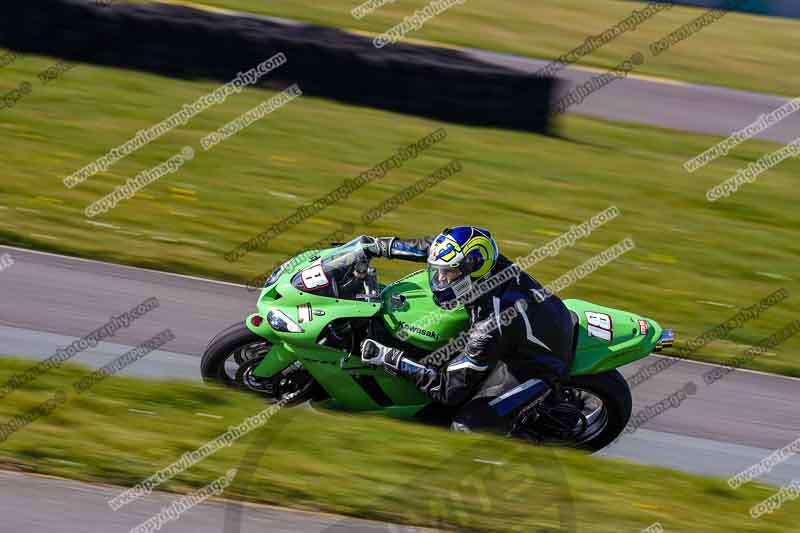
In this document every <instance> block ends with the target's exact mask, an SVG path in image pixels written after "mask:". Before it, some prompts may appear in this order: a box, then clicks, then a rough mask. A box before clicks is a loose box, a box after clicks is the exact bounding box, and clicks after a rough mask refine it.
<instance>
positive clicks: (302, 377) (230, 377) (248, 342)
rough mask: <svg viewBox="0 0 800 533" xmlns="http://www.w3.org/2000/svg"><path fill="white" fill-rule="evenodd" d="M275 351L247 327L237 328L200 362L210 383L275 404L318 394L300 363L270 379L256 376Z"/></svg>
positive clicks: (228, 331) (215, 341) (212, 344)
mask: <svg viewBox="0 0 800 533" xmlns="http://www.w3.org/2000/svg"><path fill="white" fill-rule="evenodd" d="M271 350H272V344H271V343H270V342H269V341H267V340H266V339H264V338H262V337H259V336H258V335H256V334H255V333H253V332H252V331H250V330H249V329H248V328H247V326H246V325H244V324H243V323H239V324H234V325H233V326H231V327H229V328H227V329H225V330H223V331H222V332H221V333H220V334H219V335H217V336H216V337H214V339H212V341H211V342H210V343H209V344H208V347H207V348H206V351H205V353H203V358H202V359H201V362H200V373H201V374H202V376H203V380H204V381H206V382H212V383H218V384H221V385H226V386H228V387H232V388H236V389H240V390H246V391H248V392H253V393H256V394H259V395H261V396H263V397H265V398H267V399H268V400H270V401H273V402H277V401H282V402H283V403H288V404H297V403H301V402H304V401H306V400H308V399H310V398H311V397H312V396H313V395H314V393H315V391H316V390H318V389H317V382H316V381H315V380H314V378H313V377H312V376H311V374H309V373H308V371H306V370H304V369H303V367H302V365H300V363H295V364H293V365H290V366H289V367H288V368H286V369H285V370H283V371H282V372H280V373H278V374H277V375H276V376H273V377H270V378H261V377H258V376H255V375H254V374H253V371H254V370H255V369H256V367H257V366H258V365H259V364H261V362H262V361H263V360H264V359H265V358H266V357H269V353H270V351H271Z"/></svg>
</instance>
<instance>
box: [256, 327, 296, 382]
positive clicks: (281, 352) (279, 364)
mask: <svg viewBox="0 0 800 533" xmlns="http://www.w3.org/2000/svg"><path fill="white" fill-rule="evenodd" d="M245 325H246V326H247V329H249V330H250V331H252V332H253V333H255V334H256V335H258V336H259V337H262V338H264V339H265V340H267V341H269V342H271V343H272V349H270V351H269V354H268V355H267V357H265V358H264V359H262V361H261V363H260V364H259V365H258V366H257V367H256V368H254V369H253V375H254V376H256V377H259V378H271V377H273V376H275V375H277V374H278V373H279V372H283V371H284V370H286V369H287V368H289V366H291V365H292V364H294V363H296V362H297V357H296V356H295V353H294V350H293V349H292V348H291V347H290V346H288V345H287V344H286V343H285V342H283V341H282V340H281V339H278V338H275V335H274V333H273V331H272V328H270V326H269V324H268V323H267V321H266V320H265V319H264V317H262V316H261V315H260V314H259V313H253V314H252V315H250V316H248V317H247V319H246V320H245Z"/></svg>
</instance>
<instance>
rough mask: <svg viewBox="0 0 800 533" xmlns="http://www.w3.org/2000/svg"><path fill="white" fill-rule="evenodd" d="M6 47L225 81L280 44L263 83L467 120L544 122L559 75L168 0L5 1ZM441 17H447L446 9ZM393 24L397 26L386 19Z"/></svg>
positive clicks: (0, 22)
mask: <svg viewBox="0 0 800 533" xmlns="http://www.w3.org/2000/svg"><path fill="white" fill-rule="evenodd" d="M4 4H5V5H4V6H3V14H2V17H0V46H2V47H5V48H9V49H12V50H15V51H18V52H22V53H26V52H27V53H38V54H44V55H52V56H57V57H61V58H64V59H67V60H72V61H80V62H84V63H94V64H98V65H107V66H114V67H122V68H130V69H137V70H142V71H147V72H153V73H157V74H162V75H166V76H172V77H179V78H185V79H212V80H219V81H221V82H228V81H230V80H231V79H233V78H235V77H236V75H237V73H238V72H239V71H246V70H248V69H250V68H252V67H254V66H255V65H257V64H258V63H260V62H262V61H264V60H266V59H268V58H269V57H271V56H272V55H274V54H276V53H278V52H283V53H284V54H286V57H287V59H288V62H287V63H286V64H285V65H283V66H281V67H279V68H277V69H275V70H273V71H272V72H270V73H269V74H267V75H266V76H264V77H263V78H262V79H261V81H260V82H259V85H260V86H264V87H270V88H281V89H282V88H284V87H285V86H286V85H287V84H288V83H293V82H297V83H298V84H299V86H300V89H301V90H302V91H303V93H304V94H307V95H311V96H318V97H322V98H331V99H334V100H338V101H340V102H344V103H348V104H355V105H360V106H371V107H376V108H380V109H385V110H390V111H396V112H400V113H408V114H413V115H420V116H425V117H430V118H434V119H438V120H444V121H450V122H455V123H461V124H468V125H475V126H486V127H497V128H507V129H515V130H523V131H533V132H542V133H546V132H548V130H549V127H550V119H549V117H550V101H551V97H552V94H553V92H554V88H555V87H554V85H555V82H554V80H553V79H550V78H538V77H535V76H532V75H530V74H524V73H520V72H517V71H513V70H510V69H506V68H503V67H498V66H495V65H490V64H488V63H484V62H481V61H478V60H475V59H472V58H470V57H467V56H466V55H465V54H463V53H461V52H459V51H457V50H450V49H444V48H435V47H427V46H417V45H407V44H402V43H398V44H394V45H389V46H386V47H384V48H381V49H377V48H375V47H374V46H373V45H372V39H371V38H368V37H362V36H358V35H354V34H350V33H347V32H344V31H340V30H336V29H332V28H323V27H319V26H312V25H307V24H283V23H280V22H276V21H273V20H269V19H266V18H263V17H255V16H253V17H250V16H229V15H226V14H221V13H213V12H207V11H202V10H198V9H192V8H188V7H183V6H176V5H169V4H148V5H131V4H114V5H111V6H108V7H102V6H100V5H97V4H95V3H94V2H93V1H90V0H85V1H81V0H35V1H31V0H25V1H15V2H4ZM442 16H446V14H445V15H442ZM387 29H388V28H387Z"/></svg>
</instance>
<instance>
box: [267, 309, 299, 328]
mask: <svg viewBox="0 0 800 533" xmlns="http://www.w3.org/2000/svg"><path fill="white" fill-rule="evenodd" d="M267 322H269V325H270V326H271V327H272V329H274V330H275V331H282V332H284V333H305V330H304V329H303V328H301V327H300V326H298V325H297V324H296V323H295V321H294V320H292V319H291V318H289V317H288V316H286V313H284V312H283V311H278V310H277V309H272V310H270V312H269V313H267Z"/></svg>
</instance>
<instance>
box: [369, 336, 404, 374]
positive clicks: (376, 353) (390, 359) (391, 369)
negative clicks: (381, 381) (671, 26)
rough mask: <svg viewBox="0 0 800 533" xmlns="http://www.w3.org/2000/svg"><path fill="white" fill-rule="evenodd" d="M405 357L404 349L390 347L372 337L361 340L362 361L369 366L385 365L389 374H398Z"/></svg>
mask: <svg viewBox="0 0 800 533" xmlns="http://www.w3.org/2000/svg"><path fill="white" fill-rule="evenodd" d="M402 359H403V352H402V350H398V349H397V348H390V347H389V346H384V345H383V344H381V343H379V342H377V341H374V340H372V339H364V340H363V341H362V342H361V361H363V362H364V364H365V365H369V366H375V367H378V366H383V368H384V370H386V372H388V373H389V374H391V375H393V376H396V375H397V372H398V369H399V367H400V361H402Z"/></svg>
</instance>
